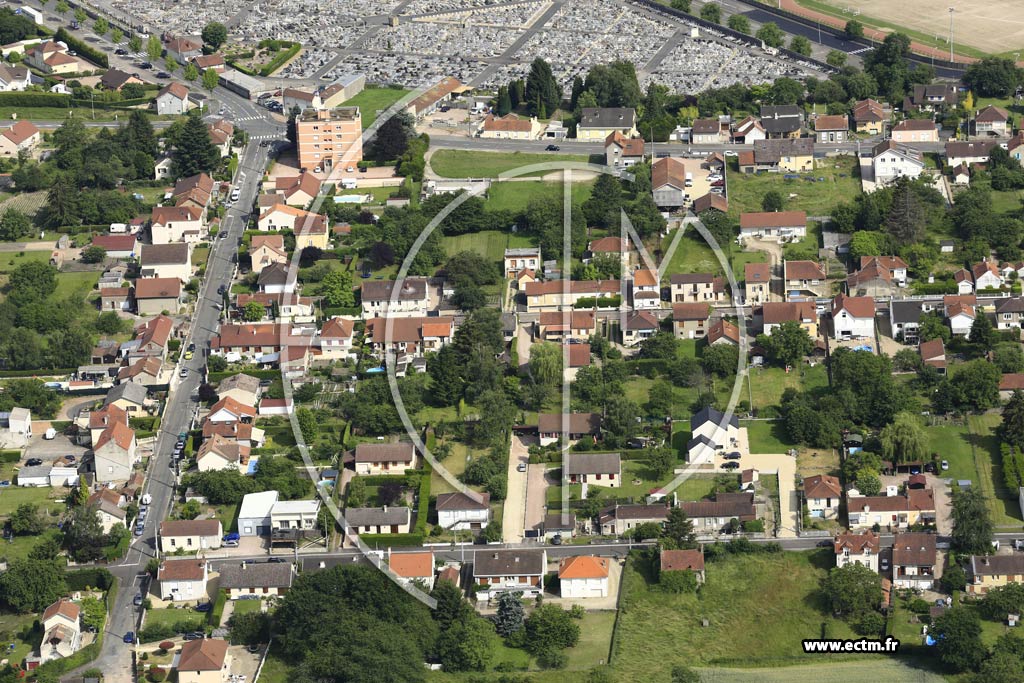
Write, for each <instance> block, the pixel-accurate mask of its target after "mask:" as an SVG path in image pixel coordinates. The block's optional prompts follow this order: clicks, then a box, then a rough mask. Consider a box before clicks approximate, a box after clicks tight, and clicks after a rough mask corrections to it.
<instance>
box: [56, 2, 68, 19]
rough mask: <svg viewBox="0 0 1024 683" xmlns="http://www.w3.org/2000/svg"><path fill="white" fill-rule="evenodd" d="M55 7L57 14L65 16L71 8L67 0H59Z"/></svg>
mask: <svg viewBox="0 0 1024 683" xmlns="http://www.w3.org/2000/svg"><path fill="white" fill-rule="evenodd" d="M54 9H56V10H57V14H59V15H61V16H64V15H65V14H67V13H68V12H69V11H70V10H71V7H70V6H69V5H68V3H67V2H66V1H65V0H57V4H56V6H55V7H54Z"/></svg>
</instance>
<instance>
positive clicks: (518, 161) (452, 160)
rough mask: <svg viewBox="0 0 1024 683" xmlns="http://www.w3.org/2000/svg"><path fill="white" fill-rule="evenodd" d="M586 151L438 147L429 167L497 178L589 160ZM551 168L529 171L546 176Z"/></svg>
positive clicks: (450, 175)
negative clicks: (540, 166) (548, 164)
mask: <svg viewBox="0 0 1024 683" xmlns="http://www.w3.org/2000/svg"><path fill="white" fill-rule="evenodd" d="M589 160H590V157H588V156H587V155H586V154H524V153H523V152H470V151H463V150H459V149H439V150H438V151H437V152H435V153H434V154H433V155H432V156H431V157H430V167H431V168H432V169H434V173H436V174H437V175H439V176H441V177H443V178H496V177H497V176H498V175H499V174H500V173H504V172H506V171H511V170H514V169H517V168H520V167H522V166H529V165H530V164H541V163H545V162H556V161H577V162H580V163H584V164H585V163H587V162H588V161H589ZM546 173H551V171H541V172H537V173H530V174H529V175H531V176H538V175H544V174H546Z"/></svg>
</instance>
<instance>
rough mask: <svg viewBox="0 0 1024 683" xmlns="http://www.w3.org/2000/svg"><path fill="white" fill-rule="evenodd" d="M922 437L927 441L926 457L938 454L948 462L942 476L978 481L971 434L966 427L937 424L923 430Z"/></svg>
mask: <svg viewBox="0 0 1024 683" xmlns="http://www.w3.org/2000/svg"><path fill="white" fill-rule="evenodd" d="M924 435H925V438H927V439H928V455H929V456H931V454H932V453H938V454H939V457H940V458H942V459H945V460H948V461H949V470H948V471H946V472H945V473H943V476H947V477H951V478H953V479H970V480H971V481H978V468H977V466H976V465H975V462H974V451H973V449H972V448H971V440H972V437H971V432H970V430H969V429H968V428H967V427H966V426H961V425H943V424H938V425H935V426H929V427H928V428H927V429H925V430H924Z"/></svg>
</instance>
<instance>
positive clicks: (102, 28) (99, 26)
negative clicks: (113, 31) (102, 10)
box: [92, 17, 110, 36]
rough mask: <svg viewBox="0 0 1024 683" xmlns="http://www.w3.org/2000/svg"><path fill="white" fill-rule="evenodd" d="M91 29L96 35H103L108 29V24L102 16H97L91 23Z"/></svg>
mask: <svg viewBox="0 0 1024 683" xmlns="http://www.w3.org/2000/svg"><path fill="white" fill-rule="evenodd" d="M92 30H93V32H94V33H95V34H96V35H98V36H105V35H107V32H108V31H109V30H110V24H108V23H107V20H106V19H104V18H103V17H99V18H97V19H96V21H94V22H93V23H92Z"/></svg>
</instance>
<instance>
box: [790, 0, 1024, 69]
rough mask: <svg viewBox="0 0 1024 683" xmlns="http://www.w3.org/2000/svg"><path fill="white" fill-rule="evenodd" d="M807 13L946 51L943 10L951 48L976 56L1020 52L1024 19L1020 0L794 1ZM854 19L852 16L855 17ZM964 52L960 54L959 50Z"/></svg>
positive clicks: (947, 46)
mask: <svg viewBox="0 0 1024 683" xmlns="http://www.w3.org/2000/svg"><path fill="white" fill-rule="evenodd" d="M797 2H798V3H799V4H801V5H803V6H805V7H809V8H812V9H819V10H820V9H824V8H825V7H828V8H829V10H830V11H829V13H830V14H836V15H837V16H839V15H841V16H844V17H845V18H846V19H857V20H858V21H860V22H861V23H863V24H865V25H868V26H877V27H878V28H882V29H886V28H889V29H908V31H907V33H908V34H909V35H911V37H912V38H914V39H915V40H917V41H919V42H921V43H923V44H925V45H930V46H933V47H942V48H945V49H949V43H948V42H947V41H948V40H949V7H950V6H951V5H952V6H954V8H955V10H956V11H955V12H954V13H953V42H954V44H955V45H957V46H967V47H970V48H974V50H977V51H978V52H982V53H991V54H1000V53H1003V54H1009V55H1012V53H1013V52H1015V51H1017V50H1024V15H1022V14H1021V12H1020V9H1021V2H1020V0H959V1H958V2H956V3H945V2H942V3H940V2H937V1H936V0H903V1H902V2H892V0H797ZM858 11H859V12H860V15H859V16H858V15H856V12H858ZM964 52H966V50H964Z"/></svg>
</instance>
